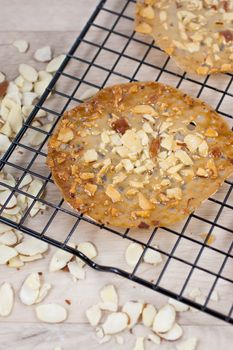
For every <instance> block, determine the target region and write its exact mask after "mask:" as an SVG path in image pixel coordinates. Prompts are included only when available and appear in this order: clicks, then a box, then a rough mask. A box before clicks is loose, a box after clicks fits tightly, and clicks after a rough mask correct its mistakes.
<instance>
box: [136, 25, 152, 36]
mask: <svg viewBox="0 0 233 350" xmlns="http://www.w3.org/2000/svg"><path fill="white" fill-rule="evenodd" d="M135 30H136V32H138V33H142V34H150V33H151V32H152V27H151V26H150V25H149V24H147V23H143V22H142V23H139V24H138V25H137V26H136V27H135Z"/></svg>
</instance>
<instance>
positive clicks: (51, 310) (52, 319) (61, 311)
mask: <svg viewBox="0 0 233 350" xmlns="http://www.w3.org/2000/svg"><path fill="white" fill-rule="evenodd" d="M36 316H37V318H38V319H39V320H40V321H42V322H46V323H61V322H64V321H65V320H66V318H67V311H66V309H65V308H64V307H63V306H61V305H58V304H52V303H51V304H43V305H38V306H37V307H36Z"/></svg>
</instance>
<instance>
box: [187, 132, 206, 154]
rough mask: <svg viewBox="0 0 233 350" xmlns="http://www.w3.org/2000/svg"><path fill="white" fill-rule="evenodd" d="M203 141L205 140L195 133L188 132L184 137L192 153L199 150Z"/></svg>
mask: <svg viewBox="0 0 233 350" xmlns="http://www.w3.org/2000/svg"><path fill="white" fill-rule="evenodd" d="M202 141H203V140H202V139H201V138H200V137H199V136H197V135H193V134H188V135H186V136H185V137H184V143H185V144H186V146H187V147H188V149H189V151H190V152H191V153H194V152H195V151H196V150H197V148H198V147H199V145H200V144H201V143H202Z"/></svg>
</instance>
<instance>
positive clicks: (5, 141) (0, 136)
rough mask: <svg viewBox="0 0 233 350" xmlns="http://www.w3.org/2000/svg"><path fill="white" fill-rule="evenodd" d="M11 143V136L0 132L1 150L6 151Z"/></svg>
mask: <svg viewBox="0 0 233 350" xmlns="http://www.w3.org/2000/svg"><path fill="white" fill-rule="evenodd" d="M10 145H11V142H10V140H9V138H8V137H7V136H6V135H3V134H0V152H6V150H7V149H8V147H9V146H10Z"/></svg>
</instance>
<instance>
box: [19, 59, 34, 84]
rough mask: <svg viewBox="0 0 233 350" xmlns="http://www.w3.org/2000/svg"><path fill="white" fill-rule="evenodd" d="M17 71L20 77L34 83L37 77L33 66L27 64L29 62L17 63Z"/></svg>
mask: <svg viewBox="0 0 233 350" xmlns="http://www.w3.org/2000/svg"><path fill="white" fill-rule="evenodd" d="M19 73H20V74H21V75H22V77H23V78H24V79H25V80H27V81H29V82H31V83H34V82H35V81H37V78H38V73H37V71H36V70H35V68H33V67H32V66H29V64H24V63H22V64H20V65H19Z"/></svg>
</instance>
